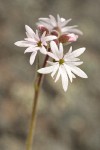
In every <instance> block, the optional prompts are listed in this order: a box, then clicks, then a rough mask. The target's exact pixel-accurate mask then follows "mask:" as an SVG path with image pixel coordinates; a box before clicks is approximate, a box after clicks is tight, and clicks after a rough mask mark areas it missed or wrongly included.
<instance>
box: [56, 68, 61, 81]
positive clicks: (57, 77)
mask: <svg viewBox="0 0 100 150" xmlns="http://www.w3.org/2000/svg"><path fill="white" fill-rule="evenodd" d="M59 78H60V71H59V70H58V73H57V76H56V79H55V82H57V81H58V80H59Z"/></svg>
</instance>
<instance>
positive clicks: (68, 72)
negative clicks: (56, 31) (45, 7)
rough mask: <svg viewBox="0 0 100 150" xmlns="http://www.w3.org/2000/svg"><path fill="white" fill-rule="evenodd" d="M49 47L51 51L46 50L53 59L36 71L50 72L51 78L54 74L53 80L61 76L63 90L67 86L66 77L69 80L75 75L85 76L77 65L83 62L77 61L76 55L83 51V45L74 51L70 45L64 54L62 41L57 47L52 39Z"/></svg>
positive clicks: (65, 89)
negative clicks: (46, 65)
mask: <svg viewBox="0 0 100 150" xmlns="http://www.w3.org/2000/svg"><path fill="white" fill-rule="evenodd" d="M50 47H51V52H48V55H49V56H50V57H51V58H53V60H54V61H53V62H51V61H48V64H50V66H48V67H45V68H41V69H39V70H38V73H41V74H48V73H51V77H52V78H54V76H55V75H56V78H55V82H56V81H58V79H59V78H60V77H61V79H62V86H63V89H64V91H67V88H68V77H69V79H70V81H71V82H72V79H73V78H76V77H75V75H77V76H79V77H81V78H87V75H86V74H85V73H84V72H83V71H82V70H81V69H80V68H78V67H77V66H79V65H81V64H82V63H83V62H81V61H79V60H80V59H79V58H77V57H78V56H80V55H81V54H82V53H83V52H84V51H85V48H84V47H83V48H79V49H77V50H75V51H72V47H70V49H69V51H68V52H67V53H66V54H65V55H64V54H63V45H62V43H60V44H59V47H58V46H57V45H56V43H55V42H54V41H52V42H51V43H50Z"/></svg>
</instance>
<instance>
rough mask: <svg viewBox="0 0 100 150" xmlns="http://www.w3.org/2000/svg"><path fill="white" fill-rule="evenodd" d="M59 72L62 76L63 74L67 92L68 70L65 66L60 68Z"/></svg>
mask: <svg viewBox="0 0 100 150" xmlns="http://www.w3.org/2000/svg"><path fill="white" fill-rule="evenodd" d="M59 71H60V74H61V79H62V86H63V89H64V91H67V88H68V76H67V73H66V70H65V68H64V66H63V65H61V66H60V68H59Z"/></svg>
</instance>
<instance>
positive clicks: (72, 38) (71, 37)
mask: <svg viewBox="0 0 100 150" xmlns="http://www.w3.org/2000/svg"><path fill="white" fill-rule="evenodd" d="M77 38H78V35H75V34H73V33H71V34H63V35H61V36H60V37H59V42H61V43H67V42H75V41H76V40H77Z"/></svg>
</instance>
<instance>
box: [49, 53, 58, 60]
mask: <svg viewBox="0 0 100 150" xmlns="http://www.w3.org/2000/svg"><path fill="white" fill-rule="evenodd" d="M47 54H48V55H49V56H50V57H52V58H53V59H54V60H56V61H59V58H58V57H57V56H56V55H54V54H53V53H51V52H47Z"/></svg>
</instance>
